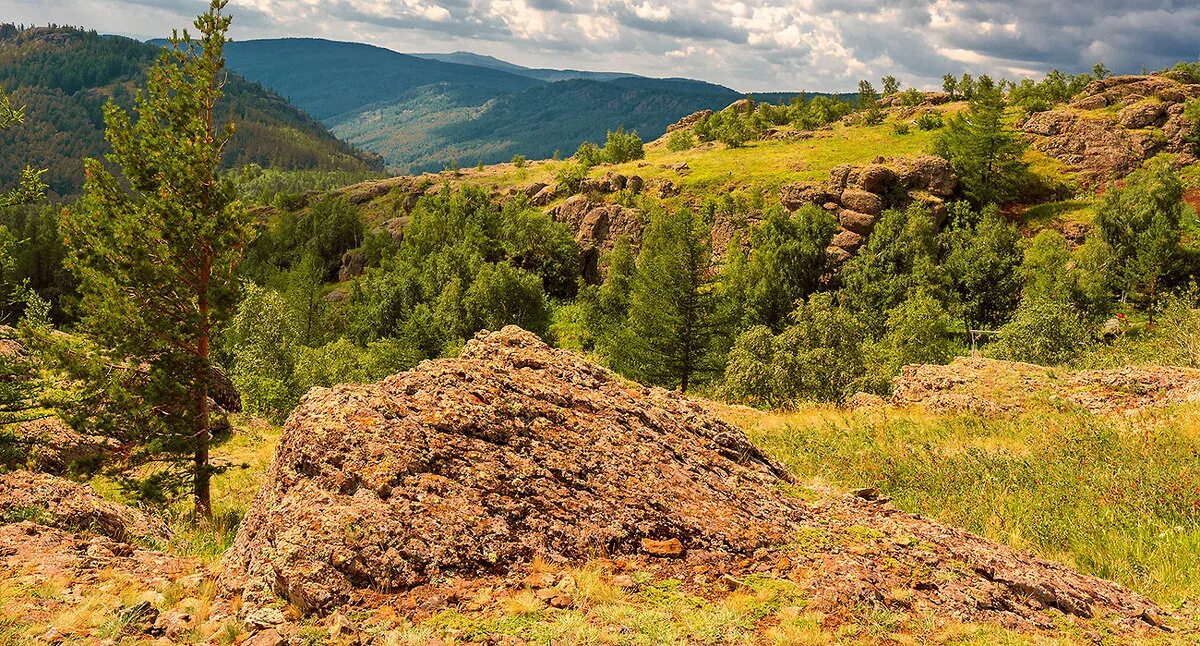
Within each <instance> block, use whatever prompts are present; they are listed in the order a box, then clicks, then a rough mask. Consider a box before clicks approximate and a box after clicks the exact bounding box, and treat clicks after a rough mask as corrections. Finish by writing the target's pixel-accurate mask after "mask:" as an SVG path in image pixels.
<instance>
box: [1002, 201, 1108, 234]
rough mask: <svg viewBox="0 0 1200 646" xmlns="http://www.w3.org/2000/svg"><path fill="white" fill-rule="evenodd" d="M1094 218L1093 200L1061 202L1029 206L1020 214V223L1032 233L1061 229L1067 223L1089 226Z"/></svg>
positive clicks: (1094, 207)
mask: <svg viewBox="0 0 1200 646" xmlns="http://www.w3.org/2000/svg"><path fill="white" fill-rule="evenodd" d="M1095 217H1096V201H1095V200H1078V199H1076V200H1063V201H1060V202H1046V203H1044V204H1038V205H1036V206H1031V207H1029V208H1028V209H1026V210H1025V212H1024V213H1022V214H1021V223H1022V225H1024V226H1025V227H1026V228H1030V229H1032V230H1033V231H1040V230H1042V229H1045V228H1047V227H1051V226H1053V227H1055V228H1060V229H1061V228H1062V226H1063V225H1065V224H1068V223H1074V224H1085V225H1090V224H1091V223H1092V220H1093V219H1094V218H1095Z"/></svg>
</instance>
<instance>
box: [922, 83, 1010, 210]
mask: <svg viewBox="0 0 1200 646" xmlns="http://www.w3.org/2000/svg"><path fill="white" fill-rule="evenodd" d="M964 93H965V90H964ZM971 96H972V97H973V98H972V99H971V104H970V107H969V108H968V109H967V111H966V112H964V113H960V114H955V115H952V116H951V117H950V118H949V119H948V120H947V122H946V127H945V128H944V129H943V130H942V132H941V134H940V136H939V137H938V139H937V141H936V144H935V151H936V152H937V154H938V155H940V156H942V157H944V158H945V159H946V160H947V161H949V162H950V165H951V166H953V167H954V170H955V172H957V173H958V176H959V179H960V181H961V183H962V191H963V193H964V194H965V195H966V196H967V197H968V198H970V199H971V201H973V202H975V203H976V204H978V205H984V204H992V203H996V204H1000V203H1004V202H1006V201H1008V200H1011V199H1014V198H1015V197H1017V195H1018V191H1019V189H1020V186H1021V181H1022V179H1023V176H1024V174H1025V172H1026V170H1027V165H1026V164H1025V162H1024V161H1023V155H1024V152H1025V146H1026V144H1025V141H1024V140H1023V139H1021V138H1020V137H1019V136H1018V135H1017V134H1016V133H1014V132H1013V131H1012V130H1010V129H1009V128H1008V127H1007V126H1006V125H1005V124H1004V120H1003V119H1004V97H1003V96H1002V94H1001V93H1000V90H999V89H998V88H996V87H995V86H994V85H993V84H992V82H991V79H990V78H988V77H986V76H982V77H980V79H979V84H978V89H975V86H974V85H972V91H971Z"/></svg>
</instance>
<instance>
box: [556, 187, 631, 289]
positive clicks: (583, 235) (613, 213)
mask: <svg viewBox="0 0 1200 646" xmlns="http://www.w3.org/2000/svg"><path fill="white" fill-rule="evenodd" d="M550 215H551V217H553V218H554V219H555V220H558V221H559V222H563V223H565V224H566V225H567V226H568V227H570V228H571V231H573V232H574V234H575V242H576V243H578V244H579V252H580V267H581V269H582V274H583V278H584V280H586V281H588V282H590V283H592V284H596V283H599V282H600V281H601V279H602V278H603V277H602V276H601V275H600V259H601V257H602V256H603V255H604V254H605V253H607V252H608V251H611V250H612V248H613V245H615V244H616V243H617V240H618V239H620V238H622V237H624V238H625V239H627V240H628V241H629V243H630V244H631V245H632V246H633V248H634V249H635V250H636V249H638V247H639V246H640V245H641V242H642V229H643V228H645V222H644V217H643V215H642V212H641V211H639V210H637V209H631V208H628V207H624V206H621V205H619V204H611V203H608V202H594V201H592V199H591V198H589V197H588V196H586V195H582V194H580V195H572V196H571V197H569V198H567V199H566V200H565V201H564V202H563V203H562V204H559V205H558V206H556V207H554V208H553V209H551V210H550Z"/></svg>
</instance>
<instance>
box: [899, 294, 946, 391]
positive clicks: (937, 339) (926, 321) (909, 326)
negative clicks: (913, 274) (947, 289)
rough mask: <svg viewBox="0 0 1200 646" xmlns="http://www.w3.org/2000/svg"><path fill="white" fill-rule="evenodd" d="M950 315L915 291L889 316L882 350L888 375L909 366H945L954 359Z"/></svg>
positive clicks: (934, 300) (933, 300) (933, 299)
mask: <svg viewBox="0 0 1200 646" xmlns="http://www.w3.org/2000/svg"><path fill="white" fill-rule="evenodd" d="M950 326H951V323H950V314H949V313H947V312H946V308H945V307H943V306H942V304H941V303H940V302H939V301H938V300H937V299H936V298H933V297H932V296H930V295H929V294H928V293H927V292H926V291H925V290H924V289H921V288H918V289H917V290H916V291H915V292H914V293H913V294H912V295H911V296H909V297H908V298H907V299H906V300H905V301H904V302H903V303H901V304H900V305H899V306H898V307H896V308H895V309H893V310H891V311H890V312H888V317H887V334H886V335H885V336H884V339H883V341H884V346H885V348H886V352H887V355H888V357H887V358H888V363H889V364H890V367H891V372H893V373H895V372H899V370H900V367H901V366H904V365H907V364H910V363H937V364H941V363H946V362H947V361H949V359H950V357H951V356H953V355H954V344H953V342H952V340H951V338H950Z"/></svg>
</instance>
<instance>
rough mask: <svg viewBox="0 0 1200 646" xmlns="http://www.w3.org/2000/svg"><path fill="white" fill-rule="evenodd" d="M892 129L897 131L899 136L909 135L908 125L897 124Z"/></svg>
mask: <svg viewBox="0 0 1200 646" xmlns="http://www.w3.org/2000/svg"><path fill="white" fill-rule="evenodd" d="M892 129H893V130H895V131H896V134H898V135H900V136H902V137H903V136H904V135H907V134H908V124H907V123H897V124H895V125H893V126H892Z"/></svg>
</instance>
